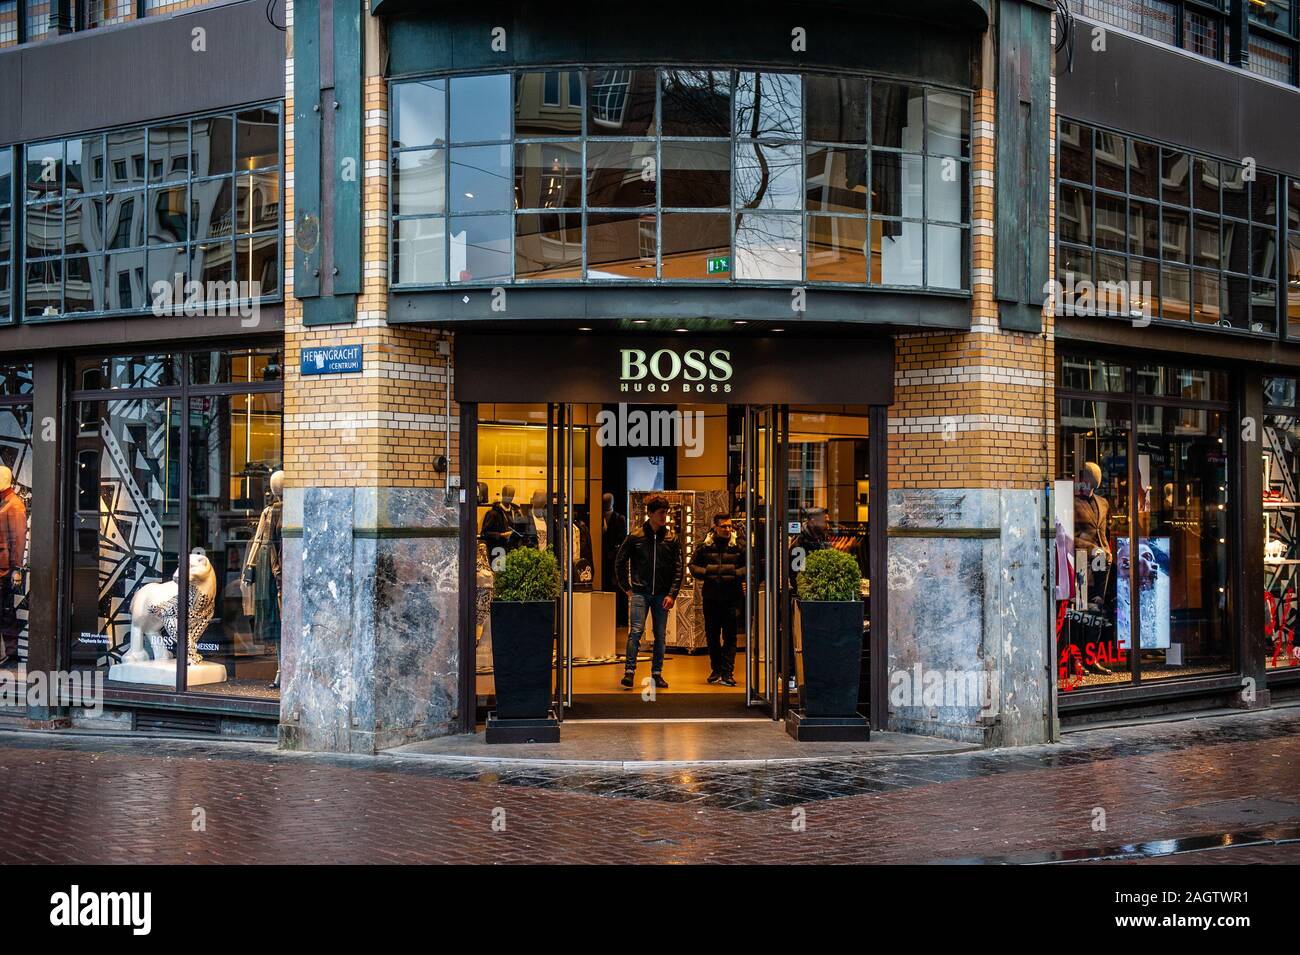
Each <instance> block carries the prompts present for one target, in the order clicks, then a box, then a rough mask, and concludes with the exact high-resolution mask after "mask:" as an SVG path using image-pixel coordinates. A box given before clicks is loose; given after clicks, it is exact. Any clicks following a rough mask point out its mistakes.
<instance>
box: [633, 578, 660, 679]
mask: <svg viewBox="0 0 1300 955" xmlns="http://www.w3.org/2000/svg"><path fill="white" fill-rule="evenodd" d="M667 596H668V595H667V594H655V595H654V596H650V595H649V594H633V595H632V609H631V611H629V614H628V618H627V661H626V662H625V663H624V666H625V667H626V668H627V669H628V670H635V669H636V657H637V654H638V653H640V652H641V634H643V633H645V615H646V611H649V612H650V619H651V621H652V623H653V626H654V631H655V649H654V660H653V662H652V663H651V664H650V672H651V673H652V674H655V673H663V672H664V645H665V644H666V643H667V640H668V611H667V610H665V609H664V598H665V597H667Z"/></svg>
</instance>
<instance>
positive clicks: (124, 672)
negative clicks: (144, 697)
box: [108, 660, 227, 690]
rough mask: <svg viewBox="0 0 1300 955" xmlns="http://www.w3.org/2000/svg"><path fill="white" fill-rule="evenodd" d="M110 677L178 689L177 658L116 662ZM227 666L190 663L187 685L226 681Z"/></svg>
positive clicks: (186, 677)
mask: <svg viewBox="0 0 1300 955" xmlns="http://www.w3.org/2000/svg"><path fill="white" fill-rule="evenodd" d="M108 678H109V679H110V680H114V681H117V682H120V683H147V684H149V685H151V686H169V687H171V688H172V689H173V690H174V689H176V661H175V660H141V661H139V662H136V663H115V664H113V666H111V667H109V668H108ZM226 679H227V678H226V668H225V667H224V666H223V665H222V664H220V663H209V662H207V661H204V662H203V663H190V664H186V667H185V685H186V686H203V685H205V684H209V683H225V682H226Z"/></svg>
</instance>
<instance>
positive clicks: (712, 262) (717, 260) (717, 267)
mask: <svg viewBox="0 0 1300 955" xmlns="http://www.w3.org/2000/svg"><path fill="white" fill-rule="evenodd" d="M730 271H731V256H729V255H719V256H715V257H714V258H711V259H709V264H708V266H707V268H706V274H708V275H721V274H722V273H723V272H730Z"/></svg>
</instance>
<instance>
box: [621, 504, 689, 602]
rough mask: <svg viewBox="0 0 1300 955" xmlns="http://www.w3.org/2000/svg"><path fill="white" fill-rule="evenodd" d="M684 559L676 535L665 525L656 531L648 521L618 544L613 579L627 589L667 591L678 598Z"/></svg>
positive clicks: (631, 591)
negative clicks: (651, 528)
mask: <svg viewBox="0 0 1300 955" xmlns="http://www.w3.org/2000/svg"><path fill="white" fill-rule="evenodd" d="M684 563H685V561H684V560H683V558H682V548H681V544H679V543H678V541H677V535H676V534H674V533H673V532H672V531H670V530H669V529H668V527H667V526H666V525H665V526H664V527H661V528H660V529H659V533H658V534H655V533H654V532H653V531H651V530H650V522H649V521H647V522H646V523H644V524H642V525H641V526H640V527H639V528H637V529H636V530H634V531H633V532H632V533H631V534H628V535H627V538H626V539H625V540H624V541H623V543H622V544H621V545H619V548H618V554H616V555H615V557H614V581H615V583H617V584H618V589H619V590H621V591H623V592H624V593H631V594H649V595H653V596H658V595H660V594H667V595H668V596H669V597H672V598H674V599H676V597H677V593H678V591H680V590H681V589H682V566H683V564H684Z"/></svg>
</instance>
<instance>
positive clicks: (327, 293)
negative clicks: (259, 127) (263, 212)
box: [293, 0, 365, 325]
mask: <svg viewBox="0 0 1300 955" xmlns="http://www.w3.org/2000/svg"><path fill="white" fill-rule="evenodd" d="M322 4H325V5H326V6H323V5H322ZM362 9H363V5H362V0H302V2H301V3H299V4H298V5H296V6H295V8H294V64H293V81H294V171H293V182H294V270H293V272H294V275H293V278H294V296H295V297H296V298H298V299H301V300H302V303H303V323H304V324H305V325H325V324H335V323H345V322H354V321H356V311H357V296H358V295H359V294H360V292H361V279H362V260H361V253H362V249H361V204H362V195H361V184H362V180H363V179H364V176H365V157H364V154H363V152H362V132H363V129H362V127H363V109H364V103H363V101H362V60H363V47H362V38H361V16H362ZM322 14H324V15H322ZM326 55H328V60H326V59H325V58H324V57H325V56H326Z"/></svg>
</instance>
